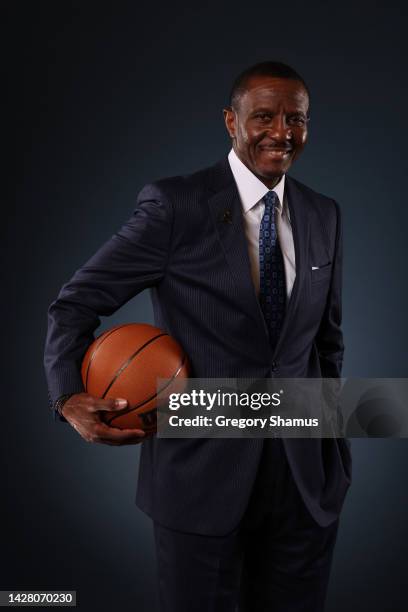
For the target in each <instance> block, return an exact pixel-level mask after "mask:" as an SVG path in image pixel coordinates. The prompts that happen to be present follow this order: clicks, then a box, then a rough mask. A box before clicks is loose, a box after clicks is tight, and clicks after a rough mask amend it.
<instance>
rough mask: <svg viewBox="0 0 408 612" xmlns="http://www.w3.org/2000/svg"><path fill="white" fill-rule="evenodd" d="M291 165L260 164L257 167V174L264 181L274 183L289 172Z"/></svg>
mask: <svg viewBox="0 0 408 612" xmlns="http://www.w3.org/2000/svg"><path fill="white" fill-rule="evenodd" d="M289 167H290V163H288V164H282V163H275V164H267V165H266V164H259V165H257V166H256V174H257V176H258V177H259V178H260V179H261V180H262V181H265V180H266V181H274V180H276V179H278V178H280V177H281V176H282V174H285V172H287V171H288V170H289Z"/></svg>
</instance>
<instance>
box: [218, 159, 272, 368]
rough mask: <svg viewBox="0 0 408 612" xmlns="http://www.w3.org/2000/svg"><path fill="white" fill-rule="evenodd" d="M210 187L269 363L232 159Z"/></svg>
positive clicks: (228, 255)
mask: <svg viewBox="0 0 408 612" xmlns="http://www.w3.org/2000/svg"><path fill="white" fill-rule="evenodd" d="M212 171H213V172H212V175H211V177H210V186H209V198H208V203H209V208H210V213H211V217H212V220H213V223H214V227H215V230H216V232H217V235H218V239H219V241H220V245H221V248H222V250H223V252H224V256H225V259H226V261H227V264H228V267H229V269H230V272H231V274H232V276H233V278H234V282H235V285H236V287H237V293H238V295H239V296H240V299H241V307H242V308H243V310H245V312H246V313H247V315H249V316H250V317H251V319H252V320H253V322H254V324H255V325H256V327H257V329H258V331H259V338H261V339H262V340H261V341H262V347H260V348H262V349H263V350H264V351H265V352H266V354H267V356H268V359H269V358H270V354H271V348H270V344H269V339H268V331H267V328H266V324H265V320H264V317H263V314H262V310H261V307H260V304H259V301H258V298H257V295H256V292H255V288H254V284H253V281H252V275H251V265H250V261H249V254H248V244H247V239H246V235H245V229H244V221H243V214H242V205H241V201H240V198H239V194H238V190H237V187H236V184H235V181H234V177H233V174H232V172H231V168H230V166H229V162H228V159H227V158H225V159H223V160H221V161H220V162H219V163H218V164H216V165H215V166H213V168H212Z"/></svg>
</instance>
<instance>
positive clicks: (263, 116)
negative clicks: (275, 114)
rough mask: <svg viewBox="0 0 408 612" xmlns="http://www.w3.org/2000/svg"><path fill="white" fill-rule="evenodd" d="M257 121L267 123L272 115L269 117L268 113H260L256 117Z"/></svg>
mask: <svg viewBox="0 0 408 612" xmlns="http://www.w3.org/2000/svg"><path fill="white" fill-rule="evenodd" d="M255 117H256V119H260V120H261V121H265V120H269V119H270V118H271V116H270V115H267V114H266V113H258V114H257V115H255Z"/></svg>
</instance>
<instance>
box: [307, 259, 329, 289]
mask: <svg viewBox="0 0 408 612" xmlns="http://www.w3.org/2000/svg"><path fill="white" fill-rule="evenodd" d="M331 272H332V265H331V262H329V263H327V264H325V265H323V266H319V267H318V268H317V269H313V268H312V269H311V272H310V274H311V280H312V285H314V284H315V283H320V282H322V281H324V280H330V277H331Z"/></svg>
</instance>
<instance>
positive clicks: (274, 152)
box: [261, 147, 292, 159]
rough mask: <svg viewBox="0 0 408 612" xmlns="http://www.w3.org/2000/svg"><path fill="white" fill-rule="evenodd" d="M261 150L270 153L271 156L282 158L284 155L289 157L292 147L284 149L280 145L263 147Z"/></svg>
mask: <svg viewBox="0 0 408 612" xmlns="http://www.w3.org/2000/svg"><path fill="white" fill-rule="evenodd" d="M261 151H263V152H265V153H267V154H268V156H269V157H272V158H276V159H280V158H282V157H287V156H288V155H289V154H290V153H291V152H292V149H282V148H279V147H261Z"/></svg>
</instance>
